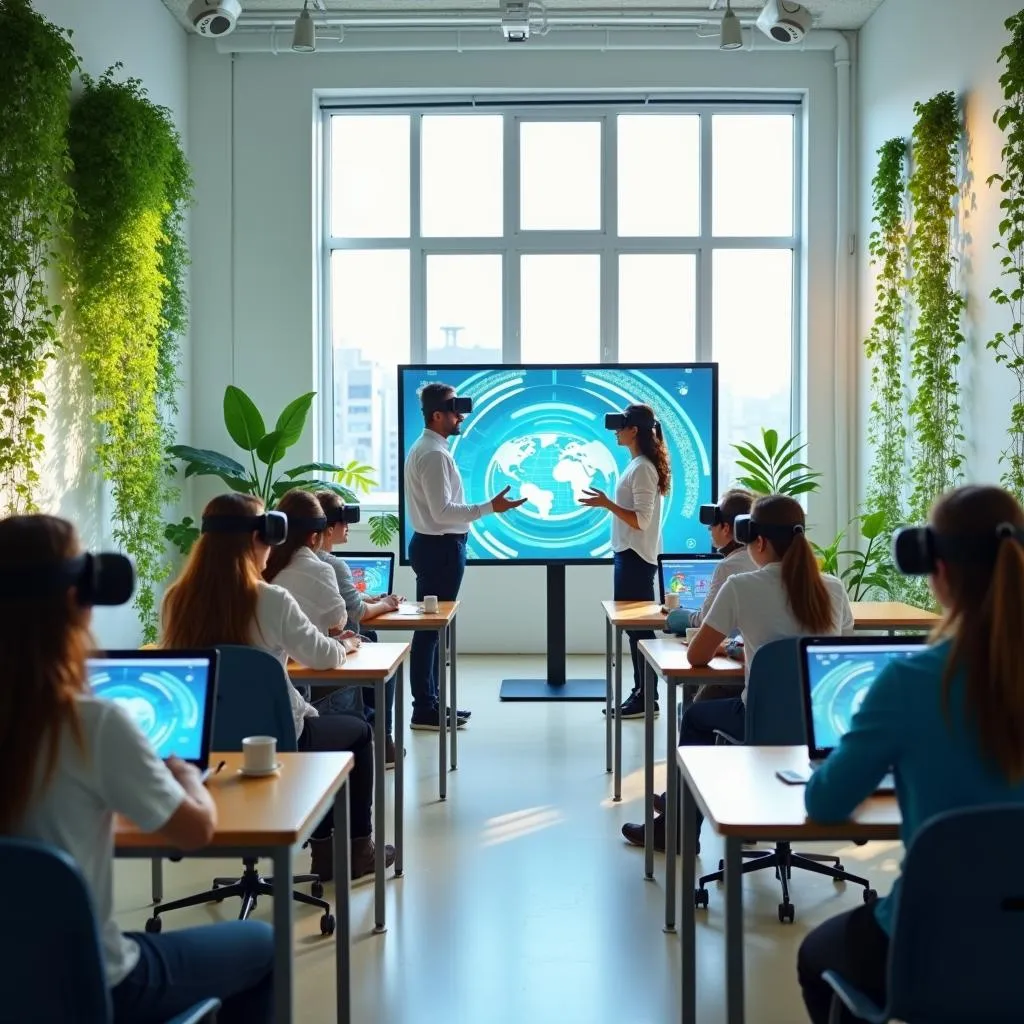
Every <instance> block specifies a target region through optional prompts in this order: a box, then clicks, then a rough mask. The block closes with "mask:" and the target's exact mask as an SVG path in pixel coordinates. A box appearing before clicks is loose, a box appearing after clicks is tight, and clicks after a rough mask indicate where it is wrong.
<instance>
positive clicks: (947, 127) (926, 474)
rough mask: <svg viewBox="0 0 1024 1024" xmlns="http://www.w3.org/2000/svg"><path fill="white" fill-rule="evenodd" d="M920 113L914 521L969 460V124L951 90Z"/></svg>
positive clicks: (915, 172)
mask: <svg viewBox="0 0 1024 1024" xmlns="http://www.w3.org/2000/svg"><path fill="white" fill-rule="evenodd" d="M914 113H915V114H916V115H917V123H916V124H915V125H914V133H913V142H912V165H913V166H912V171H911V175H910V181H909V190H910V197H911V200H912V203H913V228H912V231H911V235H910V239H909V250H910V261H911V268H912V272H913V276H912V278H911V291H912V294H913V297H914V300H915V303H916V311H917V320H916V324H915V327H914V333H913V338H912V341H911V345H910V363H911V372H912V375H913V380H914V385H915V391H914V396H913V399H912V401H911V403H910V416H911V420H912V422H913V428H914V447H913V462H912V465H911V471H910V480H911V485H912V492H911V496H910V507H909V510H908V511H909V514H910V518H911V519H912V520H913V521H915V522H923V521H924V520H925V519H927V517H928V512H929V510H930V509H931V506H932V503H933V502H934V500H935V499H936V498H937V497H938V496H939V495H940V494H941V493H942V492H943V491H946V490H948V489H949V488H950V487H953V486H955V485H956V483H957V482H958V481H959V479H960V477H961V475H962V466H963V451H962V445H963V441H964V434H963V428H962V426H961V423H960V397H959V387H958V381H957V367H958V366H959V364H960V348H961V346H962V345H963V343H964V337H963V334H962V333H961V330H960V316H961V313H962V312H963V308H964V297H963V295H962V294H961V292H960V291H959V290H958V288H957V286H956V285H957V282H956V277H957V258H956V256H955V255H954V254H953V252H952V242H953V235H952V232H953V225H954V218H955V214H956V199H957V195H958V192H959V182H958V169H959V160H958V151H959V145H960V140H961V134H962V127H961V120H960V112H959V110H958V108H957V102H956V99H955V98H954V96H953V93H952V92H940V93H939V94H938V95H936V96H933V97H932V98H931V99H930V100H928V101H927V102H925V103H915V104H914Z"/></svg>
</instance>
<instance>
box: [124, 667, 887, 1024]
mask: <svg viewBox="0 0 1024 1024" xmlns="http://www.w3.org/2000/svg"><path fill="white" fill-rule="evenodd" d="M570 661H571V665H570V673H571V674H576V675H580V676H582V675H589V676H600V675H601V674H602V672H603V663H602V661H601V660H600V659H598V658H572V659H570ZM542 673H543V663H542V661H541V659H539V658H526V657H522V658H514V659H513V658H508V657H505V658H491V657H489V658H484V657H463V658H462V659H461V660H460V673H459V677H460V687H459V689H460V698H459V704H460V706H461V707H465V708H470V709H472V711H473V721H472V724H471V726H470V727H469V728H468V729H465V730H463V732H461V733H460V736H459V740H460V742H459V769H458V771H457V772H454V773H451V774H450V775H449V783H448V800H447V802H445V803H440V802H439V801H438V799H437V781H436V772H437V756H436V750H437V747H436V743H437V737H436V734H434V733H422V732H420V733H413V734H411V735H409V736H407V739H406V746H407V748H408V758H407V762H406V768H407V776H406V777H407V794H408V795H407V798H406V854H405V863H406V873H405V876H404V877H403V878H401V879H399V880H397V881H395V880H389V882H388V908H387V912H388V931H387V933H386V934H384V935H374V934H373V933H372V924H373V907H372V900H373V888H372V886H361V887H360V888H359V889H358V890H357V891H356V892H355V894H354V895H353V897H352V909H353V918H354V956H353V989H354V996H353V1007H354V1014H355V1020H356V1021H357V1022H359V1024H362V1022H370V1021H383V1022H387V1024H441V1022H447V1024H456V1022H457V1024H518V1022H525V1021H531V1022H535V1024H577V1022H578V1024H584V1022H586V1024H653V1022H668V1021H675V1020H677V1019H678V1013H679V1005H678V995H677V992H678V988H679V966H678V955H679V946H678V938H677V937H676V936H674V935H665V934H664V933H663V932H662V929H661V923H662V914H663V906H664V895H663V893H664V890H663V883H664V865H663V858H661V857H659V858H658V859H657V863H656V864H655V876H656V880H655V881H654V882H645V881H644V878H643V852H642V851H641V850H636V849H632V848H630V847H627V846H626V845H625V844H624V843H623V841H622V839H621V837H620V835H619V826H620V825H621V824H622V822H624V821H630V820H640V819H642V815H643V809H642V805H641V802H640V797H641V786H642V777H643V766H642V754H643V729H642V724H641V723H638V722H637V723H634V722H626V723H623V757H624V762H623V763H624V771H625V773H626V777H625V779H624V785H623V800H622V803H621V804H619V805H616V804H613V803H612V801H611V795H610V794H611V776H610V775H607V774H605V771H604V725H603V716H602V715H601V712H600V708H601V706H602V705H600V704H595V703H579V704H572V703H550V702H549V703H522V704H520V703H514V704H502V703H500V702H499V701H498V682H499V680H500V679H501V678H502V677H503V676H506V675H516V676H529V675H538V676H539V675H542ZM662 733H663V730H662V729H658V736H659V743H660V738H661V735H662ZM659 757H663V752H662V750H661V747H660V745H659ZM663 775H664V768H663V765H662V766H661V768H660V771H659V776H658V777H659V782H660V780H661V779H662V778H663ZM389 778H390V773H389ZM389 787H390V782H389ZM389 792H390V789H389ZM703 845H704V854H703V857H702V860H701V865H702V866H703V868H704V870H713V869H714V868H715V867H717V862H718V858H719V856H720V845H719V842H718V840H717V839H716V838H715V837H714V836H713V835H712V834H711V832H710V829H708V828H707V827H705V834H704V842H703ZM820 849H822V850H824V849H827V848H826V847H821V848H820ZM837 849H841V851H842V857H843V860H844V862H845V863H846V864H847V866H849V867H850V868H851V869H852V870H857V871H858V872H860V873H865V872H866V873H867V875H868V877H870V878H871V881H872V884H873V885H874V886H875V888H877V889H878V890H879V891H880V892H886V891H888V889H889V887H890V885H891V883H892V879H893V877H894V872H895V870H896V866H897V864H898V862H899V859H900V857H901V856H902V848H901V847H900V846H899V844H895V843H890V844H886V843H874V844H869V845H868V846H862V847H837ZM301 861H304V856H303V857H302V858H301V859H300V863H301ZM854 865H856V867H854ZM223 868H224V870H222V862H216V861H205V862H203V861H192V862H189V861H184V862H182V863H179V864H167V865H166V867H165V880H166V881H165V889H166V892H165V898H166V899H174V898H176V897H178V896H181V895H184V894H187V893H188V892H194V891H196V890H198V889H199V888H201V887H205V886H206V885H207V884H208V882H209V879H210V878H211V877H212V876H213V875H214V874H229V873H231V871H232V870H234V866H233V865H232V864H229V863H228V862H223ZM302 869H303V870H305V867H304V865H303V866H302ZM328 893H329V895H330V897H331V898H333V886H328ZM792 899H793V902H794V904H795V905H796V913H797V920H796V923H795V924H793V925H782V924H780V923H779V922H778V918H777V916H776V906H777V904H778V902H779V890H778V885H777V883H776V882H775V880H774V877H773V875H772V873H771V872H763V873H759V874H757V875H755V876H751V877H749V878H748V879H747V880H746V885H745V889H744V905H745V912H746V918H745V927H746V957H747V961H746V962H747V1019H748V1021H750V1022H751V1024H790V1022H798V1021H802V1020H804V1019H805V1018H804V1015H803V1011H802V1004H801V1002H800V997H799V992H798V989H797V985H796V978H795V968H794V964H795V959H796V950H797V947H798V945H799V943H800V940H801V938H802V937H803V935H804V934H805V933H806V931H807V930H808V929H809V928H810V927H813V926H814V925H815V924H817V923H818V922H820V921H821V920H823V919H824V918H825V917H827V916H829V915H830V914H833V913H838V912H840V911H843V910H846V909H850V908H852V907H854V906H857V905H858V904H859V903H860V899H861V897H860V889H859V888H858V887H850V888H849V889H848V890H846V891H844V890H843V887H841V886H836V885H834V884H833V883H832V882H830V881H828V880H826V879H824V878H821V877H820V876H813V875H807V874H804V873H799V874H798V875H797V876H795V877H794V879H793V895H792ZM116 900H117V907H118V911H119V919H120V922H121V924H122V926H123V927H125V928H136V929H138V928H141V927H142V925H143V922H144V921H145V918H146V917H147V916H148V912H147V906H148V900H149V868H148V863H142V862H124V861H122V862H119V863H118V864H117V868H116ZM235 912H237V903H235V904H232V903H225V904H221V905H219V906H218V905H211V906H208V907H203V908H198V909H194V910H189V911H182V912H179V913H175V914H170V915H168V917H167V918H166V926H167V927H181V926H184V925H186V924H199V923H202V922H203V921H209V920H216V919H219V918H221V917H226V918H229V917H231V916H233V913H235ZM270 912H271V906H270V903H269V901H263V902H262V903H261V905H260V906H259V908H258V911H257V915H256V916H258V917H261V918H264V919H267V920H269V918H270ZM295 913H296V953H295V955H296V964H297V976H296V977H297V985H298V990H299V993H300V995H299V999H298V1005H299V1012H298V1015H297V1020H298V1021H300V1022H302V1024H328V1022H329V1021H332V1020H333V1006H334V981H333V970H332V968H333V956H334V949H333V940H331V939H322V938H321V937H320V934H319V930H318V915H317V912H315V911H313V910H312V909H309V910H307V909H306V908H303V907H298V906H297V907H296V911H295ZM699 921H700V923H699V925H698V929H699V934H698V954H697V955H698V970H699V975H700V976H699V979H698V1001H699V1004H698V1010H699V1019H700V1021H701V1022H702V1024H704V1022H707V1024H719V1022H721V1021H724V1019H725V1010H724V973H723V972H724V968H723V948H722V934H721V933H722V899H721V897H720V896H719V895H718V894H716V892H715V891H712V894H711V907H710V909H709V911H708V912H707V913H706V914H702V915H701V916H700V918H699Z"/></svg>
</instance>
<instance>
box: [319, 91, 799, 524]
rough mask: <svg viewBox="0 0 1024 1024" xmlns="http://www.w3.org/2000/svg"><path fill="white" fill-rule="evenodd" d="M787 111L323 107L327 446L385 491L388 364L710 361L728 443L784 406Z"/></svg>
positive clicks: (722, 466) (393, 481) (728, 463)
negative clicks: (364, 467) (367, 467)
mask: <svg viewBox="0 0 1024 1024" xmlns="http://www.w3.org/2000/svg"><path fill="white" fill-rule="evenodd" d="M796 115H797V109H796V108H795V107H793V106H786V105H784V104H780V105H778V106H770V105H768V106H766V105H758V106H756V107H744V106H738V105H728V106H724V105H723V106H708V107H700V108H697V107H689V108H683V107H678V106H675V107H665V108H659V109H655V110H652V109H651V108H649V107H639V106H637V107H615V106H612V105H594V106H588V107H573V108H571V109H561V108H557V107H544V106H538V107H531V108H508V109H503V110H500V111H499V110H496V109H484V110H480V109H478V108H475V109H472V110H470V109H466V110H465V111H458V112H454V113H453V112H451V110H446V111H445V112H444V113H439V112H431V111H430V110H426V109H424V110H419V111H418V110H411V109H410V110H406V111H402V112H395V111H394V110H387V111H385V110H373V109H369V110H325V112H324V120H323V128H324V146H323V151H324V154H325V156H324V162H325V166H324V189H323V194H324V202H325V209H324V216H323V225H324V259H325V272H324V274H323V281H324V295H323V302H324V310H325V321H324V322H325V325H326V326H327V330H326V331H325V339H324V344H325V352H324V355H325V358H324V360H323V364H324V370H325V380H324V384H323V393H324V394H328V395H331V396H332V402H331V403H328V404H327V412H328V415H327V416H326V421H325V423H324V428H325V437H326V447H327V451H325V452H324V454H325V455H328V456H330V457H332V458H333V459H334V460H335V461H339V462H347V461H348V460H349V459H359V460H360V461H362V462H366V463H369V464H371V465H372V466H373V467H374V469H375V470H376V472H377V475H378V478H379V480H380V489H379V491H378V492H377V494H376V495H374V496H372V497H371V501H375V502H376V503H379V504H381V505H393V504H395V503H396V502H397V491H398V477H399V473H400V472H401V466H400V465H399V461H398V421H397V408H396V401H397V386H396V374H395V367H396V366H397V365H398V364H399V363H404V362H431V363H459V362H463V363H470V362H502V361H505V362H546V363H547V362H565V363H588V362H608V363H614V362H628V363H637V362H677V361H678V362H686V361H692V360H716V361H718V362H719V364H720V366H721V370H720V374H719V381H720V401H719V422H720V432H719V480H720V483H721V486H723V487H724V486H726V485H727V484H728V483H729V481H731V480H732V479H733V477H734V475H735V471H734V464H735V463H734V458H733V455H734V452H733V450H732V448H731V447H730V444H731V443H732V442H736V441H740V440H745V439H749V438H754V437H756V436H757V434H758V429H759V428H760V427H762V426H765V427H775V428H777V429H778V430H780V431H787V430H789V429H790V428H791V427H792V425H793V424H794V423H795V422H796V420H797V415H796V410H795V408H794V402H795V399H796V396H797V391H796V389H795V388H794V386H793V380H794V365H795V355H796V350H795V338H796V337H797V336H798V333H799V332H798V330H797V326H798V325H797V324H796V322H795V318H794V311H795V310H796V309H797V308H799V307H798V305H797V302H796V283H797V282H796V267H798V266H799V260H798V253H797V250H798V248H799V245H800V238H799V233H798V223H799V218H798V209H799V203H798V197H799V195H800V182H799V180H798V168H799V166H800V160H799V159H797V153H798V151H799V146H800V139H799V134H798V130H797V125H798V119H797V116H796Z"/></svg>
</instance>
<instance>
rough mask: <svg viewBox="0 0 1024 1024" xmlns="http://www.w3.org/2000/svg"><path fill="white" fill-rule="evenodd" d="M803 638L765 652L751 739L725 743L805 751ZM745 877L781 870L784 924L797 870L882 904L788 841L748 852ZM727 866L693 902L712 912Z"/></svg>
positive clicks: (721, 736)
mask: <svg viewBox="0 0 1024 1024" xmlns="http://www.w3.org/2000/svg"><path fill="white" fill-rule="evenodd" d="M799 655H800V648H799V638H797V637H787V638H786V639H784V640H774V641H772V642H771V643H769V644H765V645H764V646H763V647H761V648H759V649H758V651H757V654H755V655H754V660H753V661H752V662H751V664H750V679H749V680H748V682H747V713H746V740H745V741H743V740H739V739H737V738H736V737H735V736H730V735H728V734H727V733H724V732H721V731H720V730H716V733H717V739H718V741H719V742H723V743H732V744H740V743H742V742H746V743H749V744H751V745H756V746H761V747H789V746H799V745H801V744H804V743H806V742H807V733H806V731H805V729H804V702H803V691H802V689H801V687H800V662H799ZM743 857H744V860H745V863H744V865H743V867H742V871H743V874H745V875H747V874H750V873H751V872H753V871H764V870H765V869H766V868H774V869H775V877H776V878H778V879H779V881H780V882H781V883H782V902H781V903H780V904H779V920H780V921H782V922H784V923H785V922H790V923H792V921H793V918H794V916H795V912H796V908H795V907H794V906H793V904H792V903H791V902H790V900H789V880H790V878H791V877H792V875H793V868H800V869H801V870H803V871H813V872H815V873H816V874H819V875H827V876H828V877H829V878H831V879H832V881H833V882H854V883H855V884H857V885H863V886H864V902H865V903H870V902H871V901H872V900H874V899H877V897H878V893H876V892H875V890H874V889H872V888H871V883H870V882H869V881H868V880H867V879H866V878H861V877H860V876H859V875H851V874H850V873H849V872H848V871H844V870H843V865H842V863H841V862H840V860H839V858H838V857H836V856H833V855H830V854H821V853H795V852H794V851H793V849H792V847H791V846H790V844H789V843H788V842H778V843H776V844H775V849H773V850H744V851H743ZM724 867H725V864H724V863H723V862H722V861H719V862H718V870H717V871H713V872H711V874H709V875H702V876H701V878H700V880H699V881H698V883H697V888H696V889H695V890H694V893H693V899H694V903H695V904H696V905H697V906H698V907H705V908H706V907H707V905H708V890H707V884H708V883H709V882H721V881H722V880H723V878H724V876H725V871H724V870H723V869H724Z"/></svg>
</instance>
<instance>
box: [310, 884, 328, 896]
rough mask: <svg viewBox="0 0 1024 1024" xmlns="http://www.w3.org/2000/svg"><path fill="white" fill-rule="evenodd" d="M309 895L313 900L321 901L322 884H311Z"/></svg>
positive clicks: (322, 894)
mask: <svg viewBox="0 0 1024 1024" xmlns="http://www.w3.org/2000/svg"><path fill="white" fill-rule="evenodd" d="M309 895H310V896H312V897H313V899H315V900H322V899H323V898H324V883H323V882H313V883H311V884H310V886H309Z"/></svg>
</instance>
